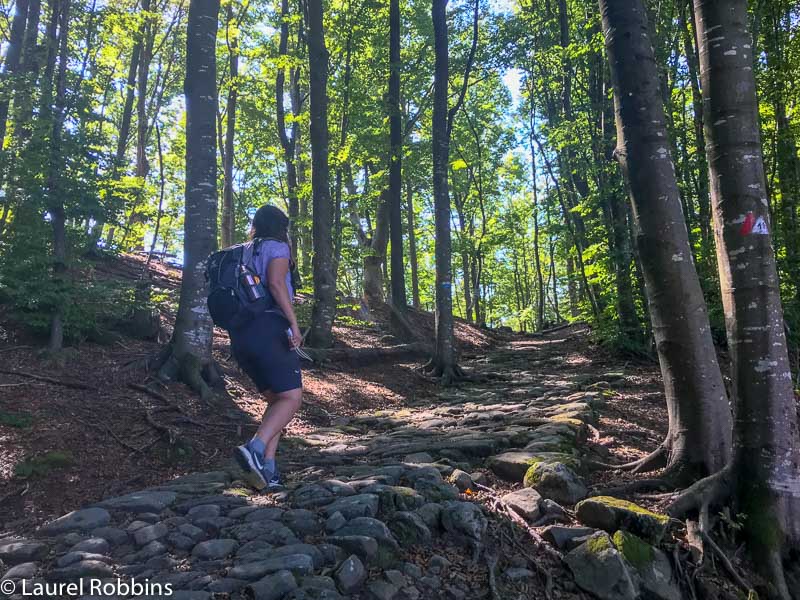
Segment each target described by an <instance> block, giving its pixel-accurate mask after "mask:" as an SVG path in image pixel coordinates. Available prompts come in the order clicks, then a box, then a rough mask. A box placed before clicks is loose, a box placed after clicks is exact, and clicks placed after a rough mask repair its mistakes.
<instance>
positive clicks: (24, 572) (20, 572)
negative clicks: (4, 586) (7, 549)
mask: <svg viewBox="0 0 800 600" xmlns="http://www.w3.org/2000/svg"><path fill="white" fill-rule="evenodd" d="M38 569H39V566H38V565H37V564H36V563H35V562H26V563H20V564H18V565H17V566H15V567H11V568H10V569H9V570H8V571H6V572H5V574H4V575H3V577H2V579H11V580H13V581H16V580H18V579H31V578H33V577H34V576H35V575H36V571H37V570H38Z"/></svg>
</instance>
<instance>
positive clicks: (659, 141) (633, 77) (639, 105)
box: [600, 0, 731, 481]
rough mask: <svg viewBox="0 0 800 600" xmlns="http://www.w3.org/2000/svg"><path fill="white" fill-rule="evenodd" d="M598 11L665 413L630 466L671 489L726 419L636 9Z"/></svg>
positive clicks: (630, 0)
mask: <svg viewBox="0 0 800 600" xmlns="http://www.w3.org/2000/svg"><path fill="white" fill-rule="evenodd" d="M600 11H601V15H602V22H603V31H604V34H605V39H606V49H607V52H608V59H609V63H610V66H611V76H612V81H613V86H614V107H615V113H616V124H617V149H616V151H615V153H616V157H617V159H618V160H619V162H620V164H621V166H622V169H623V171H624V172H625V174H626V176H627V178H628V181H629V182H630V191H631V202H632V204H633V215H634V221H635V226H636V243H637V246H638V249H639V255H640V256H641V261H642V270H643V272H644V280H645V288H646V292H647V298H648V306H649V310H650V319H651V320H652V323H653V335H654V337H655V342H656V350H657V352H658V359H659V364H660V365H661V374H662V376H663V378H664V393H665V395H666V399H667V409H668V414H669V431H668V433H667V438H666V440H665V441H664V443H663V445H662V446H661V447H660V448H659V449H658V450H656V452H655V453H653V454H652V455H651V456H649V457H647V458H646V459H644V460H643V461H641V462H639V463H638V464H636V465H635V467H636V468H638V469H640V470H641V469H642V468H645V467H649V468H652V467H655V466H656V465H659V466H660V465H663V464H664V462H666V463H667V465H668V471H667V472H668V474H669V475H671V476H672V477H673V479H674V480H675V481H687V480H692V479H697V478H699V477H702V476H705V475H709V474H712V473H715V472H717V471H718V470H720V469H721V468H723V467H724V466H725V464H726V463H727V461H728V458H729V455H730V446H731V415H730V410H729V408H728V402H727V397H726V395H725V386H724V385H723V382H722V375H721V373H720V369H719V364H718V362H717V358H716V352H715V349H714V343H713V340H712V338H711V330H710V326H709V322H708V314H707V311H706V305H705V301H704V299H703V293H702V290H701V288H700V282H699V280H698V277H697V272H696V271H695V268H694V264H693V262H692V253H691V248H690V247H689V238H688V234H687V231H686V224H685V222H684V219H683V213H682V211H681V204H680V197H679V192H678V184H677V181H676V179H675V170H674V167H673V163H672V158H671V155H670V151H669V142H668V137H667V131H666V117H665V115H664V107H663V104H662V102H661V92H660V88H659V85H660V84H659V79H658V70H657V66H656V62H655V57H654V55H653V49H652V42H651V40H650V29H649V27H648V22H647V13H646V10H645V6H644V3H643V2H642V1H641V0H600ZM663 459H666V460H663ZM662 477H663V476H662Z"/></svg>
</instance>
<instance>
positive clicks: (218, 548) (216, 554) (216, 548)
mask: <svg viewBox="0 0 800 600" xmlns="http://www.w3.org/2000/svg"><path fill="white" fill-rule="evenodd" d="M238 547H239V542H237V541H236V540H229V539H218V540H208V541H207V542H200V543H199V544H197V545H196V546H195V547H194V548H193V549H192V556H194V557H195V558H200V559H205V560H216V559H219V558H225V557H226V556H230V555H231V554H233V553H234V552H235V551H236V548H238Z"/></svg>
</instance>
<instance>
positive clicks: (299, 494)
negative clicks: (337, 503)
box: [292, 483, 336, 508]
mask: <svg viewBox="0 0 800 600" xmlns="http://www.w3.org/2000/svg"><path fill="white" fill-rule="evenodd" d="M335 499H336V496H335V495H334V494H333V492H331V491H330V490H329V489H327V488H325V487H322V486H321V485H319V484H316V483H311V484H306V485H303V486H301V487H299V488H298V489H297V490H295V492H294V494H292V506H293V507H295V508H317V507H320V506H325V505H326V504H330V503H331V502H333V501H334V500H335Z"/></svg>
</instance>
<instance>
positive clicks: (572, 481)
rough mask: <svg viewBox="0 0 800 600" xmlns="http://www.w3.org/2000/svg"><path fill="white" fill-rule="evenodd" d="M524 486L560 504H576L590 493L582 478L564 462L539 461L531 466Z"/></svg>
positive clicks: (526, 474)
mask: <svg viewBox="0 0 800 600" xmlns="http://www.w3.org/2000/svg"><path fill="white" fill-rule="evenodd" d="M523 484H524V485H525V487H530V488H534V489H535V490H536V491H537V492H539V493H540V494H541V495H542V497H543V498H547V499H550V500H555V501H556V502H558V503H559V504H575V503H576V502H578V501H579V500H581V499H583V498H585V497H586V494H587V492H588V489H587V488H586V485H585V484H584V483H583V481H582V480H581V478H580V477H578V475H576V474H575V472H574V471H573V470H572V469H570V468H569V467H568V466H567V465H565V464H564V463H562V462H553V461H539V462H537V463H535V464H533V465H531V467H530V468H529V469H528V470H527V472H526V473H525V478H524V480H523Z"/></svg>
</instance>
